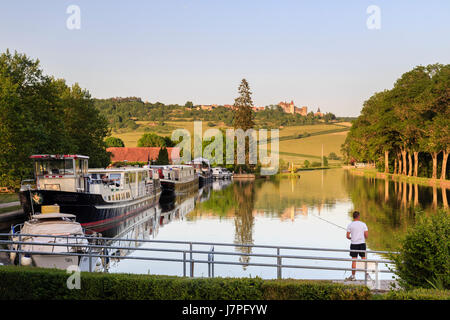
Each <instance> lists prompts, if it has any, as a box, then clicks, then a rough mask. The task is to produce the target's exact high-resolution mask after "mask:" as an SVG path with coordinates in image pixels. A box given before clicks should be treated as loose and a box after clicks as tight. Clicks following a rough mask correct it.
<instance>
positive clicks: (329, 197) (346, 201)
mask: <svg viewBox="0 0 450 320" xmlns="http://www.w3.org/2000/svg"><path fill="white" fill-rule="evenodd" d="M448 196H449V194H448V190H447V191H445V192H443V191H442V190H441V189H438V188H431V187H422V186H417V185H409V184H406V183H395V182H392V181H391V182H385V181H384V180H376V179H368V178H363V177H358V176H353V175H350V174H349V173H348V172H347V171H345V170H343V169H332V170H324V171H305V172H302V174H301V178H300V179H278V180H274V181H269V180H267V181H252V182H237V181H236V182H222V181H218V182H214V183H213V184H212V185H211V186H209V187H208V188H203V189H201V190H199V192H195V193H193V194H190V195H186V196H183V197H177V198H176V199H171V201H165V202H164V203H162V205H161V206H158V207H156V208H153V209H151V210H148V211H146V212H144V213H141V214H139V215H137V216H135V217H133V218H131V219H129V220H128V221H126V222H125V223H122V224H121V225H118V226H115V227H114V228H111V229H109V230H104V231H103V232H102V233H103V234H104V235H105V236H111V237H114V236H116V237H121V238H131V239H156V240H182V241H205V242H223V243H230V244H234V243H239V244H257V245H285V246H301V247H315V248H336V249H347V248H348V247H349V240H347V239H346V237H345V234H346V231H345V230H344V229H345V228H346V226H347V225H348V224H349V223H350V222H351V212H352V211H353V210H358V211H360V212H361V220H362V221H364V222H366V223H367V225H368V228H369V239H368V249H369V250H395V248H396V245H397V240H396V239H397V238H396V237H397V236H400V235H402V234H403V233H404V232H405V231H406V229H407V228H408V227H409V226H411V225H413V224H414V220H415V214H414V207H416V208H420V209H421V210H422V211H423V214H432V213H433V212H434V211H435V208H436V207H439V206H444V205H446V204H447V198H448ZM169 200H170V199H169ZM120 245H125V244H124V243H120ZM133 245H134V243H131V244H130V246H133ZM141 247H153V248H168V247H169V246H168V245H164V244H144V245H142V246H141ZM170 247H171V248H174V247H175V248H179V249H182V248H186V246H174V245H171V246H170ZM197 248H198V249H201V250H205V249H209V247H197ZM218 250H219V249H216V251H218ZM220 251H231V252H237V253H241V252H243V253H246V252H247V253H248V252H250V251H251V252H252V253H271V254H274V253H276V252H275V251H274V250H273V249H272V250H268V249H255V248H253V249H242V248H238V247H235V246H230V247H229V248H223V247H221V248H220ZM281 253H287V252H283V251H281ZM120 254H121V255H129V256H148V257H155V256H161V257H162V256H164V257H166V258H167V257H172V258H181V257H182V255H180V254H179V253H174V254H167V253H165V254H161V253H155V252H152V253H150V252H143V251H139V250H132V248H130V250H127V251H123V252H120ZM289 254H296V255H307V256H318V255H320V256H334V257H336V256H339V257H345V258H347V257H348V253H326V252H322V253H316V252H310V251H298V252H292V251H290V252H289ZM194 257H195V258H199V259H205V256H204V255H194ZM370 257H372V258H384V257H382V256H376V255H372V256H369V258H370ZM215 260H216V261H218V260H220V261H236V262H243V263H275V262H276V261H275V260H274V259H273V258H261V257H250V258H249V257H247V256H244V255H237V256H235V257H231V256H216V257H215ZM283 263H286V264H301V265H311V266H321V265H327V266H331V265H333V266H336V267H348V264H349V263H348V262H336V263H334V262H330V261H328V262H324V261H314V260H289V259H286V260H285V261H283ZM382 269H386V267H382ZM109 271H110V272H127V273H152V274H167V275H182V272H183V268H182V264H181V263H177V262H154V261H137V260H122V261H111V263H110V266H109ZM187 274H189V268H187ZM207 274H208V271H207V266H206V264H196V266H195V276H202V275H203V276H206V275H207ZM349 274H350V273H349V272H348V271H347V272H343V271H323V270H308V269H283V278H288V277H291V278H304V279H340V278H343V277H346V276H348V275H349ZM215 275H216V276H233V277H234V276H236V277H239V276H260V277H262V278H275V277H276V269H275V268H267V267H257V266H246V265H244V266H229V265H227V266H225V265H216V267H215ZM362 276H363V275H359V276H358V275H357V278H358V277H362ZM381 278H382V279H390V278H391V275H388V274H385V275H382V276H381Z"/></svg>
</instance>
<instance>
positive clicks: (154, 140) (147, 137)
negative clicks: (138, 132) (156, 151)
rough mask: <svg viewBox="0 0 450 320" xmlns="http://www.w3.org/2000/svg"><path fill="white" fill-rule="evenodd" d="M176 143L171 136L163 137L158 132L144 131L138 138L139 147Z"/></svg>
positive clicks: (172, 144)
mask: <svg viewBox="0 0 450 320" xmlns="http://www.w3.org/2000/svg"><path fill="white" fill-rule="evenodd" d="M174 145H175V144H174V143H173V141H172V140H171V139H170V138H169V137H161V136H158V135H157V134H156V133H144V134H143V135H142V137H141V138H140V139H139V140H138V143H137V146H138V147H173V146H174Z"/></svg>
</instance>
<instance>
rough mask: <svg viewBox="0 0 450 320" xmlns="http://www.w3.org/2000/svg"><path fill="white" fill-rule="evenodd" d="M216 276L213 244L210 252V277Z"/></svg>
mask: <svg viewBox="0 0 450 320" xmlns="http://www.w3.org/2000/svg"><path fill="white" fill-rule="evenodd" d="M210 277H213V278H214V246H211V248H210V249H209V253H208V278H210Z"/></svg>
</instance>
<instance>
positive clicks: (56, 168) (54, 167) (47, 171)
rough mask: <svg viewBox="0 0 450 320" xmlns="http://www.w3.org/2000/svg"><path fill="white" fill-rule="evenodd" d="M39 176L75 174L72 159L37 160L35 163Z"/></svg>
mask: <svg viewBox="0 0 450 320" xmlns="http://www.w3.org/2000/svg"><path fill="white" fill-rule="evenodd" d="M34 170H35V173H36V175H37V176H42V175H73V160H72V159H52V160H37V161H35V163H34Z"/></svg>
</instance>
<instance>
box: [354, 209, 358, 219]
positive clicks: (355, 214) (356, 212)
mask: <svg viewBox="0 0 450 320" xmlns="http://www.w3.org/2000/svg"><path fill="white" fill-rule="evenodd" d="M358 217H359V212H358V211H353V219H356V218H358Z"/></svg>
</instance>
